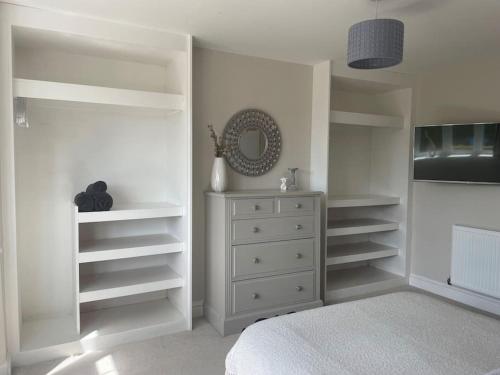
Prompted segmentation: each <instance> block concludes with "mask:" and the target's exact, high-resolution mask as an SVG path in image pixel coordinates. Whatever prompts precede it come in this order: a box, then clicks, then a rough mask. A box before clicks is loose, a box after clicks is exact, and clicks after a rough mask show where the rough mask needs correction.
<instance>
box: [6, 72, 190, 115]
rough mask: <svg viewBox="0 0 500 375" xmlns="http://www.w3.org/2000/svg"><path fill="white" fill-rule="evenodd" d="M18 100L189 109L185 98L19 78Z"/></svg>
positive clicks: (15, 87)
mask: <svg viewBox="0 0 500 375" xmlns="http://www.w3.org/2000/svg"><path fill="white" fill-rule="evenodd" d="M13 91H14V97H16V98H17V97H19V98H29V99H44V100H57V101H64V102H78V103H89V104H100V105H116V106H123V107H137V108H149V109H159V110H164V111H168V112H172V113H173V112H177V111H182V110H184V109H185V108H186V106H185V97H184V96H183V95H176V94H168V93H162V92H149V91H139V90H127V89H119V88H111V87H101V86H89V85H79V84H73V83H63V82H49V81H38V80H33V79H22V78H15V79H14V82H13Z"/></svg>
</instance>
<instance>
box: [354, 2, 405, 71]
mask: <svg viewBox="0 0 500 375" xmlns="http://www.w3.org/2000/svg"><path fill="white" fill-rule="evenodd" d="M376 2H377V4H376V10H375V19H372V20H366V21H362V22H359V23H356V24H354V25H352V26H351V27H350V29H349V39H348V47H347V64H348V65H349V66H350V67H351V68H355V69H381V68H387V67H389V66H394V65H398V64H399V63H401V61H402V60H403V40H404V24H403V22H401V21H399V20H396V19H379V18H378V0H376Z"/></svg>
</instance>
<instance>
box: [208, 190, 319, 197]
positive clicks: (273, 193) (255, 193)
mask: <svg viewBox="0 0 500 375" xmlns="http://www.w3.org/2000/svg"><path fill="white" fill-rule="evenodd" d="M205 194H206V195H210V196H215V197H224V198H252V197H280V196H283V197H287V196H289V197H295V196H302V197H303V196H316V195H321V194H322V192H320V191H308V190H292V191H285V192H282V191H280V190H236V191H225V192H222V193H216V192H214V191H207V192H205Z"/></svg>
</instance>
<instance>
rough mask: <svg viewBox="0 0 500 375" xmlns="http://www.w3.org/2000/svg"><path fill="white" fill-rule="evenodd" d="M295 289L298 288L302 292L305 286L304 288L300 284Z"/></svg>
mask: <svg viewBox="0 0 500 375" xmlns="http://www.w3.org/2000/svg"><path fill="white" fill-rule="evenodd" d="M295 289H297V292H302V290H303V289H304V288H302V287H301V286H300V285H299V286H297V287H296V288H295Z"/></svg>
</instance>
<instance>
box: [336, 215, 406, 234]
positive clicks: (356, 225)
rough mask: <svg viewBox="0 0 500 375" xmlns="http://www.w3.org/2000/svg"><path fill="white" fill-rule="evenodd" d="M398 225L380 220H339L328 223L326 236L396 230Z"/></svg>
mask: <svg viewBox="0 0 500 375" xmlns="http://www.w3.org/2000/svg"><path fill="white" fill-rule="evenodd" d="M398 228H399V223H397V222H393V221H388V220H381V219H372V218H366V219H364V218H363V219H341V220H330V221H329V222H328V229H327V236H328V237H335V236H348V235H353V234H363V233H375V232H385V231H391V230H397V229H398Z"/></svg>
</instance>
